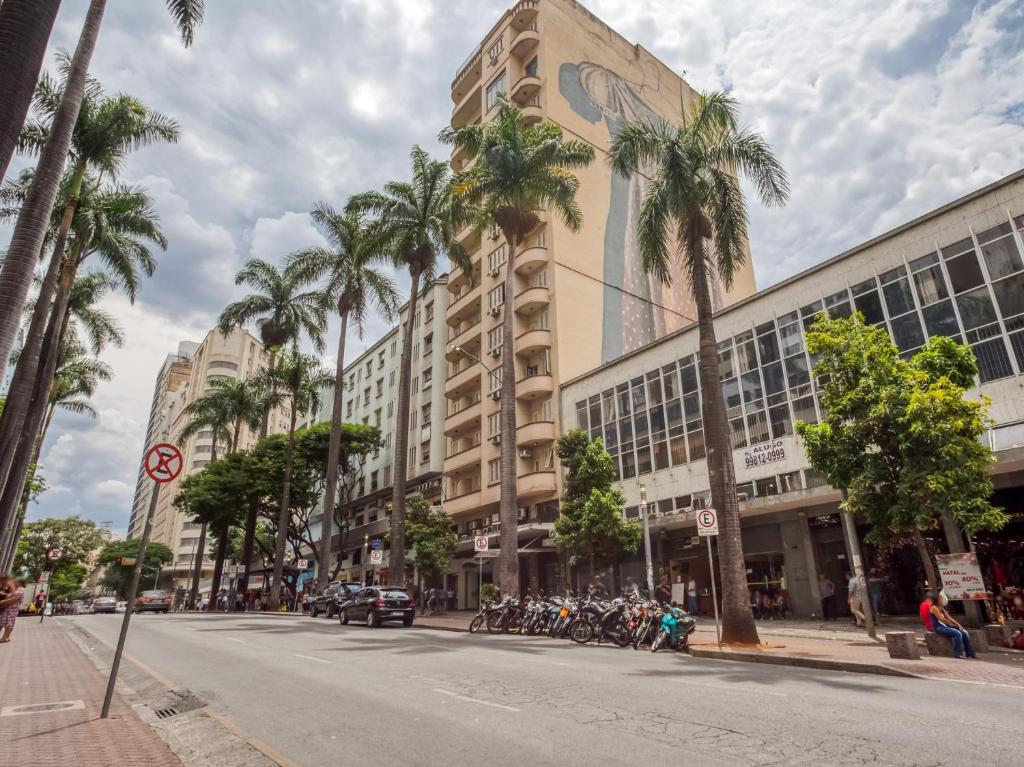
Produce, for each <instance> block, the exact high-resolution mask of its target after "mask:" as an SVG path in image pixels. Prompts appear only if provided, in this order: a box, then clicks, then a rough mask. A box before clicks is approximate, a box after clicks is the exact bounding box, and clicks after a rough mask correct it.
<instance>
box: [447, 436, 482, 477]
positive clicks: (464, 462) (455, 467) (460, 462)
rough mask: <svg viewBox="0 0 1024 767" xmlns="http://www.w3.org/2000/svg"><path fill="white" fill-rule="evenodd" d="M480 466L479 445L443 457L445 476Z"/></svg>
mask: <svg viewBox="0 0 1024 767" xmlns="http://www.w3.org/2000/svg"><path fill="white" fill-rule="evenodd" d="M479 465H480V443H479V442H478V443H477V444H475V445H473V446H472V447H468V448H466V449H465V450H461V451H459V452H458V453H453V454H452V455H448V456H445V459H444V472H445V474H450V473H454V472H457V471H464V470H466V469H469V468H470V467H471V466H477V467H479Z"/></svg>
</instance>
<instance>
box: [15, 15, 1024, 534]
mask: <svg viewBox="0 0 1024 767" xmlns="http://www.w3.org/2000/svg"><path fill="white" fill-rule="evenodd" d="M86 5H87V2H86V0H64V2H63V6H62V10H61V13H60V17H59V19H58V23H57V27H56V29H55V31H54V36H53V40H52V41H51V42H52V45H53V47H54V48H57V47H64V48H68V49H73V48H74V44H75V41H76V39H77V35H78V31H79V27H80V24H81V21H82V19H83V17H84V15H85V8H86ZM507 6H508V3H507V2H497V1H496V0H208V2H207V18H206V22H205V23H204V24H203V26H202V28H201V29H200V30H199V34H198V36H197V42H196V44H195V46H194V47H193V48H191V49H188V50H185V49H183V48H182V47H181V45H180V44H179V42H178V39H177V35H176V34H175V32H174V29H173V27H172V24H171V22H170V18H169V16H168V15H167V13H166V10H165V8H164V2H163V0H110V2H109V3H108V7H107V14H106V18H105V20H104V25H103V31H102V34H101V37H100V42H99V46H98V48H97V51H96V55H95V57H94V59H93V66H92V72H93V74H95V75H96V76H97V77H98V78H99V79H100V80H101V81H102V82H103V84H104V85H105V87H106V88H107V89H108V90H109V91H112V92H116V91H123V92H126V93H130V94H133V95H135V96H138V97H140V98H142V99H143V100H144V101H145V102H146V103H147V104H148V105H149V106H151V107H152V108H154V109H158V110H160V111H162V112H165V113H166V114H169V115H171V116H173V117H174V118H176V119H177V120H178V121H179V122H180V123H181V126H182V133H183V136H182V141H181V142H180V143H179V144H177V145H173V146H165V147H157V148H148V149H145V150H142V151H140V152H138V153H136V154H135V155H134V156H133V157H132V159H131V160H130V162H129V163H128V164H127V165H126V167H125V169H124V173H123V178H124V180H126V181H129V182H132V183H140V184H144V185H145V186H146V187H148V188H149V190H150V192H151V193H152V195H153V197H154V198H155V201H156V206H157V209H158V211H159V213H160V216H161V221H162V224H163V227H164V229H165V231H166V233H167V235H168V238H169V239H170V247H169V248H168V250H167V252H166V253H165V254H163V255H162V256H161V259H160V266H159V269H158V270H157V273H156V276H155V278H154V279H153V280H152V281H151V282H150V283H149V284H148V285H146V287H145V288H144V290H143V291H142V293H141V296H140V300H139V301H138V302H137V303H136V304H135V306H129V305H128V303H127V301H126V300H123V299H118V298H114V299H111V300H110V302H109V308H110V310H111V311H113V312H114V313H115V314H116V315H117V316H118V317H119V319H120V321H121V323H122V324H123V325H124V328H125V330H126V332H127V336H128V344H127V346H126V347H125V348H124V349H123V350H117V351H112V352H108V353H107V354H106V355H105V358H106V359H107V361H108V362H109V363H110V364H111V365H113V367H114V370H115V373H116V379H115V380H114V381H113V382H111V383H109V384H107V385H105V386H104V387H103V388H102V389H101V391H100V393H99V394H98V396H97V397H96V403H97V407H98V410H99V418H98V419H97V420H95V421H93V420H89V419H87V418H82V417H77V416H71V415H61V416H60V417H58V419H57V420H56V421H55V423H54V425H53V427H52V430H51V433H50V436H49V439H48V441H47V445H46V449H45V452H44V458H43V463H44V471H45V475H46V478H47V481H48V483H49V484H50V490H49V491H48V492H47V493H46V494H45V495H44V496H43V498H42V499H41V502H40V503H39V504H38V505H36V506H35V507H34V508H33V509H32V512H31V513H32V516H33V517H36V518H38V517H41V516H64V515H67V514H73V513H78V514H82V515H84V516H86V517H88V518H91V519H94V520H96V521H98V522H102V521H111V522H113V525H114V528H115V529H116V530H121V531H123V529H124V528H125V527H126V525H127V520H128V515H129V511H130V504H131V498H132V494H133V490H134V486H135V477H136V472H137V470H138V462H139V456H140V452H141V450H142V442H143V438H144V431H145V423H146V419H147V417H148V410H149V404H150V398H151V396H152V387H153V382H154V377H155V375H156V373H157V370H158V369H159V367H160V364H161V363H162V361H163V359H164V357H165V356H166V354H167V353H168V352H170V351H173V350H174V349H175V348H176V346H177V343H178V341H179V340H185V339H194V340H200V339H201V338H202V336H203V335H204V334H205V332H206V331H207V329H208V328H209V327H210V326H211V324H212V322H213V320H214V318H215V316H216V315H217V313H218V312H219V310H220V309H221V307H223V306H224V304H225V303H227V302H228V301H229V300H231V299H233V298H235V297H236V295H237V291H236V289H235V288H234V286H233V284H232V279H231V278H232V276H233V274H234V273H235V271H236V270H237V269H238V267H239V266H240V265H241V264H242V263H243V262H244V261H245V260H246V259H248V258H252V257H255V256H258V257H262V258H268V259H272V260H273V259H279V258H280V257H282V256H283V255H284V254H286V253H288V252H290V251H292V250H294V249H296V248H297V247H301V246H306V245H310V244H314V243H316V242H317V241H318V238H319V236H318V234H317V233H316V231H315V230H314V229H313V227H312V226H311V225H310V222H309V219H308V216H307V211H308V210H309V209H310V207H311V206H312V204H313V203H314V202H315V201H317V200H327V201H331V202H333V203H335V204H337V205H342V204H344V201H345V199H346V198H347V196H348V195H349V194H351V193H353V192H357V191H362V190H364V189H367V188H371V187H374V186H377V185H379V184H380V183H381V182H383V181H386V180H388V179H392V178H402V177H404V174H405V168H406V165H407V162H406V156H407V153H408V150H409V147H410V146H411V145H412V144H413V143H416V142H419V143H421V144H423V145H425V146H427V147H429V148H430V149H432V150H434V151H436V152H437V153H438V154H439V155H440V154H442V150H441V148H440V147H439V146H438V145H437V144H436V142H435V140H434V136H435V135H436V133H437V130H438V128H440V127H441V126H443V125H444V124H445V123H446V120H447V118H448V117H449V115H450V110H451V101H450V99H449V85H450V82H451V79H452V77H453V75H454V73H455V70H456V69H457V67H458V66H459V64H460V63H461V61H462V60H463V59H464V58H465V57H466V55H468V53H469V52H470V51H471V50H472V49H473V46H474V45H475V44H476V43H477V42H478V41H479V38H480V37H481V36H482V35H483V34H484V33H485V32H486V31H487V30H488V29H489V28H490V26H491V25H492V24H493V23H494V22H495V21H496V20H497V18H498V17H499V16H500V14H501V13H502V12H503V11H504V10H505V8H506V7H507ZM587 6H588V7H589V8H590V9H591V10H593V11H594V12H595V13H597V15H598V16H600V17H601V18H602V19H604V20H605V21H606V22H607V23H608V24H610V25H611V26H613V27H614V28H616V29H617V30H618V31H619V32H621V33H622V34H623V35H625V36H626V37H627V38H628V39H630V40H632V41H635V42H639V43H641V44H642V45H644V46H645V47H646V48H648V49H650V50H651V51H653V52H654V53H655V54H656V55H658V56H659V57H660V58H661V59H662V60H664V61H665V62H666V63H667V64H668V65H669V66H670V67H672V68H673V69H675V70H676V71H677V72H680V73H681V74H683V75H684V76H685V78H686V79H687V80H688V82H690V84H691V85H693V86H694V87H695V88H697V89H713V88H726V89H730V90H731V91H733V93H734V94H735V95H736V96H737V98H738V99H739V101H740V102H741V104H742V106H743V112H744V117H745V119H746V120H747V121H749V122H751V123H753V124H755V125H756V126H757V127H758V128H759V129H760V130H761V131H763V132H764V134H765V135H766V136H767V138H768V140H769V141H770V142H771V144H772V145H773V146H774V147H775V149H776V152H777V154H778V155H779V157H780V159H781V160H782V162H783V164H784V165H785V167H786V169H787V171H788V172H789V175H790V179H791V182H792V187H793V196H792V200H791V201H790V203H789V205H788V206H787V207H786V208H785V209H783V210H781V211H764V210H760V209H757V208H755V209H753V211H752V219H753V220H752V225H751V239H752V250H753V254H754V262H755V269H756V272H757V280H758V285H759V286H760V287H765V286H767V285H770V284H772V283H774V282H777V281H779V280H780V279H783V278H785V277H788V276H790V275H792V274H794V273H796V272H798V271H800V270H802V269H804V268H806V267H808V266H810V265H812V264H814V263H817V262H819V261H821V260H823V259H825V258H827V257H829V256H832V255H834V254H836V253H838V252H840V251H842V250H844V249H846V248H848V247H850V246H852V245H855V244H857V243H859V242H862V241H863V240H865V239H868V238H870V237H872V236H874V235H877V234H879V233H881V232H884V231H885V230H887V229H890V228H892V227H894V226H896V225H898V224H900V223H902V222H904V221H906V220H907V219H909V218H912V217H913V216H916V215H918V214H921V213H924V212H926V211H928V210H930V209H932V208H934V207H936V206H938V205H940V204H942V203H945V202H947V201H949V200H951V199H954V198H956V197H958V196H960V195H962V194H964V193H966V192H969V191H971V190H973V189H975V188H977V187H979V186H982V185H984V184H986V183H989V182H991V181H994V180H996V179H998V178H1000V177H1001V176H1004V175H1006V174H1008V173H1010V172H1012V171H1014V170H1017V169H1018V168H1020V167H1021V165H1022V164H1024V160H1022V158H1024V130H1022V127H1024V101H1022V100H1021V99H1022V93H1024V91H1022V89H1021V83H1022V82H1024V2H1022V1H1021V0H998V1H997V0H984V1H979V2H974V3H972V2H968V0H946V1H945V2H941V1H940V0H895V1H894V0H859V2H856V3H847V2H818V1H815V2H812V1H811V0H806V1H805V2H800V1H798V0H773V2H771V3H764V2H755V1H754V0H633V1H632V2H628V3H627V2H623V1H622V0H590V1H589V2H588V3H587ZM50 61H52V58H51V59H50ZM8 236H9V230H8V231H0V248H3V247H4V246H5V243H6V241H7V239H8ZM381 330H382V328H381V326H380V324H379V323H371V325H370V327H369V328H368V329H367V334H366V337H365V339H364V342H363V343H369V342H371V341H372V340H373V339H374V338H375V337H376V336H377V335H379V333H380V332H381ZM353 343H355V344H359V343H360V342H359V341H358V340H357V339H353Z"/></svg>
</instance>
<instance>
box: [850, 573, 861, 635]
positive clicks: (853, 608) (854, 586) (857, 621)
mask: <svg viewBox="0 0 1024 767" xmlns="http://www.w3.org/2000/svg"><path fill="white" fill-rule="evenodd" d="M846 580H847V584H846V585H847V588H848V589H849V594H848V600H849V604H850V612H851V613H852V614H853V625H854V626H857V627H860V626H862V625H863V624H864V621H865V618H864V613H863V612H861V609H860V608H861V600H862V599H863V595H862V594H861V584H860V578H858V577H857V576H856V575H853V574H852V573H847V574H846Z"/></svg>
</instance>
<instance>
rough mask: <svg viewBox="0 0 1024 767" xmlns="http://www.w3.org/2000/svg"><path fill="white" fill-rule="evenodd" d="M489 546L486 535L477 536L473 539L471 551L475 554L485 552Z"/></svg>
mask: <svg viewBox="0 0 1024 767" xmlns="http://www.w3.org/2000/svg"><path fill="white" fill-rule="evenodd" d="M490 546H491V541H490V539H489V538H488V537H487V536H486V535H478V536H476V537H475V538H474V539H473V550H474V551H476V552H481V551H487V549H489V548H490Z"/></svg>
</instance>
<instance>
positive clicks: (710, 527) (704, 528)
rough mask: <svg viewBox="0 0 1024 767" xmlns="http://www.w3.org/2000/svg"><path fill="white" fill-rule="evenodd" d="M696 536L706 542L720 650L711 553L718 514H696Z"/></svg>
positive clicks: (702, 512)
mask: <svg viewBox="0 0 1024 767" xmlns="http://www.w3.org/2000/svg"><path fill="white" fill-rule="evenodd" d="M697 535H699V536H700V537H702V538H705V539H706V540H707V542H708V574H709V575H710V576H711V605H712V607H714V608H715V637H716V638H717V639H718V648H719V649H721V648H722V626H721V623H720V621H719V619H718V588H717V587H716V586H715V555H714V554H713V553H712V551H711V539H712V538H713V537H715V536H716V535H718V514H716V513H715V510H714V509H701V510H700V511H698V512H697Z"/></svg>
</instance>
